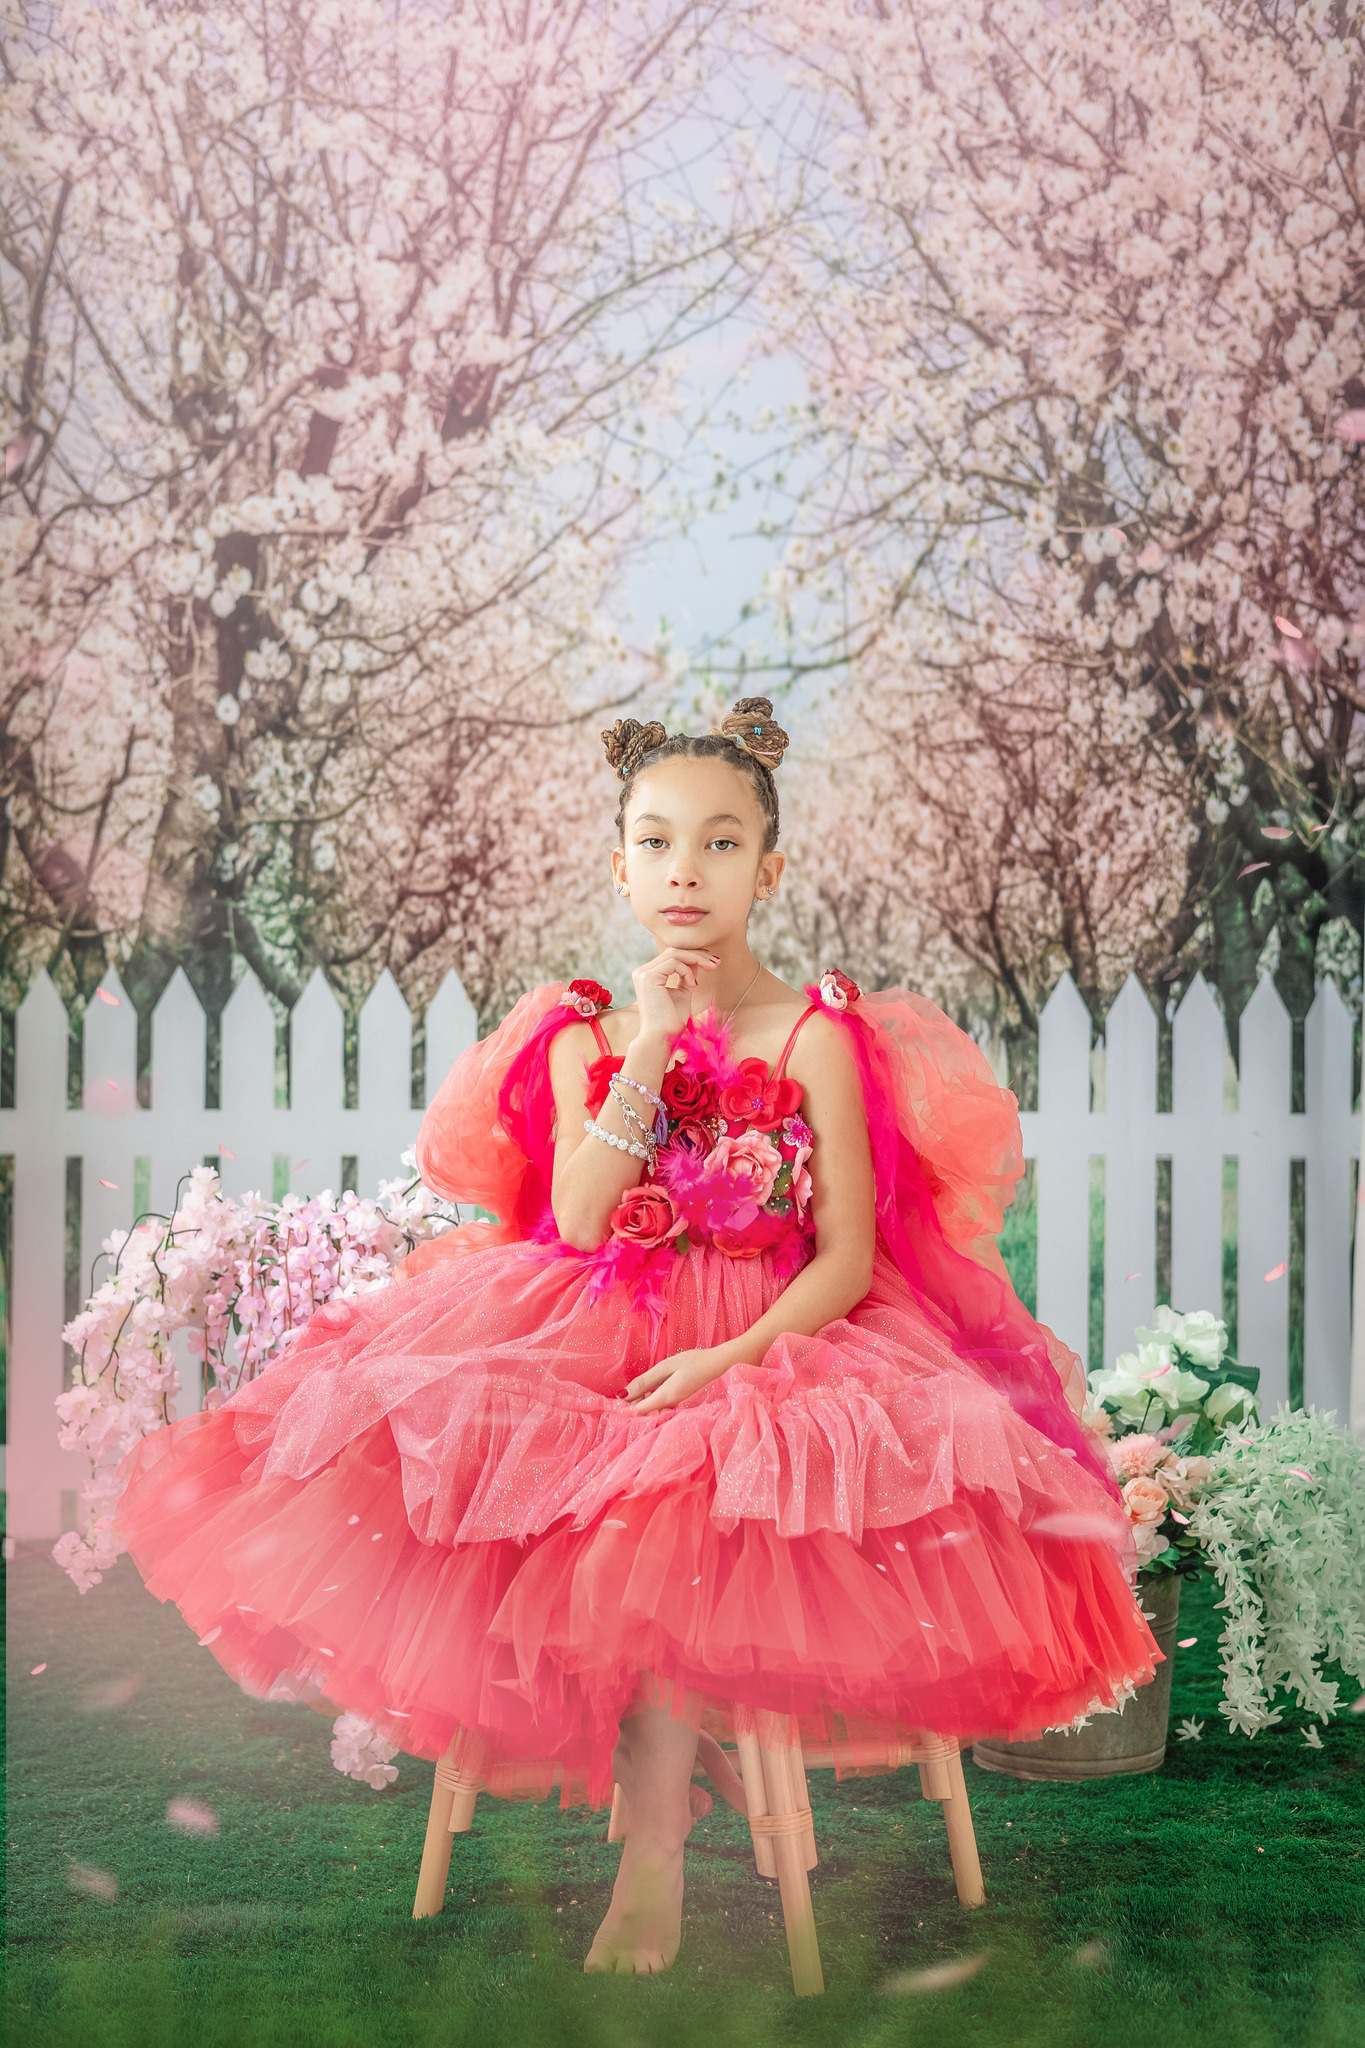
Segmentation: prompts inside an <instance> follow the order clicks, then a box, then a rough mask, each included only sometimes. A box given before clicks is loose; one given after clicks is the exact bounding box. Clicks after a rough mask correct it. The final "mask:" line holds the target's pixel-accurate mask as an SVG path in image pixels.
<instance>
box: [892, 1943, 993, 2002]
mask: <svg viewBox="0 0 1365 2048" xmlns="http://www.w3.org/2000/svg"><path fill="white" fill-rule="evenodd" d="M989 1954H990V1950H989V1949H983V1950H982V1952H981V1953H980V1954H979V1955H975V1956H962V1957H960V1958H959V1959H958V1960H957V1961H956V1962H951V1963H930V1964H929V1965H928V1966H927V1967H926V1968H925V1969H923V1970H897V1971H896V1972H895V1973H894V1975H892V1976H890V1977H885V1978H883V1980H882V1990H883V1991H889V1992H893V1993H902V1994H903V1993H909V1994H911V1995H912V1996H913V1995H915V1994H917V1993H919V1992H923V1991H949V1990H951V1989H952V1987H953V1986H954V1985H955V1984H965V1983H967V1981H968V1980H969V1978H972V1977H975V1976H976V1975H977V1973H978V1971H980V1970H983V1969H984V1968H985V1967H986V1959H987V1957H988V1956H989Z"/></svg>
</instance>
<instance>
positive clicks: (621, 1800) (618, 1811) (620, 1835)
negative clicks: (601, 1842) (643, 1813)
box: [607, 1785, 626, 1842]
mask: <svg viewBox="0 0 1365 2048" xmlns="http://www.w3.org/2000/svg"><path fill="white" fill-rule="evenodd" d="M625 1839H626V1796H625V1794H624V1792H623V1791H622V1790H621V1787H620V1786H619V1785H613V1786H612V1788H611V1819H610V1820H609V1821H608V1822H607V1840H608V1841H609V1842H624V1840H625Z"/></svg>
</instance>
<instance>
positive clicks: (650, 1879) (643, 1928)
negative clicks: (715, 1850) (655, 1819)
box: [583, 1835, 683, 1977]
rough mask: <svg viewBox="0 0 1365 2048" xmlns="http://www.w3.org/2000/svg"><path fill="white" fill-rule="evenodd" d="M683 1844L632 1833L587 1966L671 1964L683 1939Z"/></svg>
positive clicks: (623, 1969)
mask: <svg viewBox="0 0 1365 2048" xmlns="http://www.w3.org/2000/svg"><path fill="white" fill-rule="evenodd" d="M682 1901H683V1845H682V1843H681V1842H677V1843H674V1842H672V1841H669V1840H666V1839H660V1838H658V1837H654V1838H649V1837H644V1836H641V1835H628V1836H627V1837H626V1840H625V1844H624V1846H623V1848H622V1850H621V1866H620V1869H619V1870H618V1871H617V1873H616V1883H615V1885H614V1886H613V1888H612V1894H611V1904H610V1906H608V1908H607V1913H606V1918H605V1919H604V1920H603V1922H602V1925H601V1926H600V1927H599V1928H598V1930H597V1932H596V1934H595V1935H594V1936H593V1941H592V1947H591V1948H590V1949H589V1950H588V1954H587V1957H586V1960H585V1961H584V1964H583V1968H584V1969H585V1970H593V1971H596V1970H602V1971H615V1972H616V1973H617V1974H618V1975H620V1976H625V1977H628V1976H630V1975H632V1974H634V1975H636V1976H648V1975H654V1974H656V1973H657V1972H658V1971H660V1970H666V1969H668V1968H669V1966H670V1964H671V1963H672V1962H673V1960H674V1958H675V1957H676V1956H677V1953H678V1949H679V1947H680V1946H681V1943H682Z"/></svg>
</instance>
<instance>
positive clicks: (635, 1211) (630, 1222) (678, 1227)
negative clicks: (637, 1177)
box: [611, 1180, 687, 1251]
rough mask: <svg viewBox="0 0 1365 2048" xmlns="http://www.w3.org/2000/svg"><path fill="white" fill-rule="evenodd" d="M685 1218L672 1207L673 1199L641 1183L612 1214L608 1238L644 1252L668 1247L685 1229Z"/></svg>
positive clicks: (663, 1190) (650, 1184)
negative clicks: (641, 1249)
mask: <svg viewBox="0 0 1365 2048" xmlns="http://www.w3.org/2000/svg"><path fill="white" fill-rule="evenodd" d="M686 1221H687V1219H686V1217H684V1216H681V1215H679V1213H678V1211H677V1210H676V1209H675V1208H674V1206H673V1197H672V1196H671V1195H670V1194H669V1192H668V1189H667V1188H661V1187H660V1186H659V1184H658V1182H657V1181H652V1180H646V1181H641V1182H640V1185H639V1186H638V1187H634V1188H627V1189H626V1192H625V1193H624V1195H622V1197H621V1199H620V1201H619V1202H618V1203H617V1204H616V1207H615V1208H614V1209H613V1210H612V1212H611V1234H612V1236H613V1237H623V1238H625V1239H626V1240H627V1241H628V1242H629V1243H631V1244H638V1245H642V1246H643V1247H644V1248H645V1249H646V1250H647V1251H648V1250H652V1249H653V1247H654V1246H656V1245H661V1244H667V1243H668V1241H669V1239H670V1238H674V1237H677V1236H678V1234H679V1232H680V1231H682V1230H683V1229H684V1228H685V1227H686Z"/></svg>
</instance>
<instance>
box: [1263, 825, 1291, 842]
mask: <svg viewBox="0 0 1365 2048" xmlns="http://www.w3.org/2000/svg"><path fill="white" fill-rule="evenodd" d="M1261 837H1262V839H1290V838H1292V837H1293V834H1292V833H1291V832H1290V830H1289V827H1288V826H1287V825H1262V827H1261Z"/></svg>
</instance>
